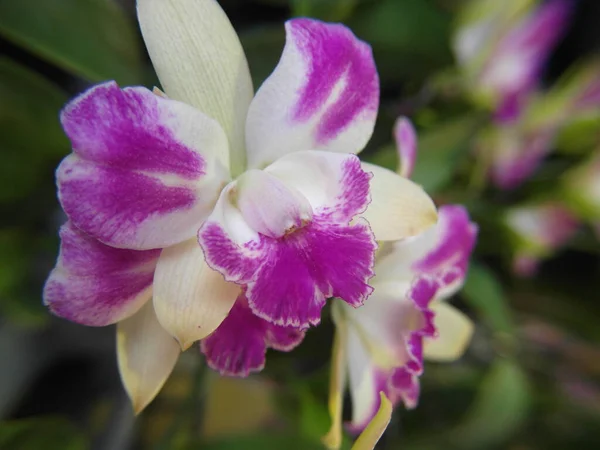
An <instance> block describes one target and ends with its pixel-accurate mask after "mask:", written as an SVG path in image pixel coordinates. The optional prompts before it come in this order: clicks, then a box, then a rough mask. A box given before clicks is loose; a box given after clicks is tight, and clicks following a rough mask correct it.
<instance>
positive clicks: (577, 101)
mask: <svg viewBox="0 0 600 450" xmlns="http://www.w3.org/2000/svg"><path fill="white" fill-rule="evenodd" d="M590 114H595V115H598V114H600V62H599V61H596V60H593V61H588V62H586V63H585V64H582V65H579V66H577V67H575V68H574V69H573V70H572V71H570V72H569V73H567V74H566V75H565V77H564V78H563V80H561V81H559V82H558V83H557V84H556V85H555V86H553V87H552V89H550V90H549V91H547V92H543V93H542V92H539V93H538V94H536V95H535V96H532V97H530V98H529V99H528V101H527V103H526V107H524V108H523V109H522V111H521V114H520V115H519V116H517V117H516V118H514V120H512V121H504V122H503V121H496V122H495V123H494V124H493V125H492V126H491V127H490V128H489V129H488V130H486V131H485V132H484V134H483V135H482V137H481V139H480V141H479V143H478V149H477V150H478V152H479V156H480V157H481V158H488V159H489V161H490V164H489V165H490V177H491V179H492V181H493V182H494V184H495V185H496V186H498V187H499V188H501V189H513V188H515V187H517V186H519V185H520V184H521V183H522V182H523V181H525V180H526V179H527V178H529V177H530V176H531V175H532V174H533V173H534V172H535V170H536V169H537V168H538V166H539V165H540V163H541V161H542V160H543V159H544V158H545V157H546V156H547V155H548V154H549V153H550V152H551V151H552V149H553V146H554V143H555V140H556V137H557V136H558V134H559V133H560V131H561V130H562V129H563V127H564V126H566V125H568V124H569V123H571V122H573V121H574V120H578V119H580V118H582V117H586V116H588V115H590Z"/></svg>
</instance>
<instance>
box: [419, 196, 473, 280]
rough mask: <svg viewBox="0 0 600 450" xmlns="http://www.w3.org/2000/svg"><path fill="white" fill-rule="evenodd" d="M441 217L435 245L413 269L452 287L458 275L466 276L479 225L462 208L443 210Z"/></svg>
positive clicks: (444, 207) (451, 207) (447, 206)
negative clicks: (451, 284)
mask: <svg viewBox="0 0 600 450" xmlns="http://www.w3.org/2000/svg"><path fill="white" fill-rule="evenodd" d="M438 218H439V219H438V225H437V226H438V227H439V235H438V240H437V242H436V245H435V246H434V247H433V248H432V249H431V250H430V251H429V252H428V253H427V254H426V255H425V256H423V257H422V258H421V259H420V260H418V261H416V262H415V263H414V264H413V269H414V270H415V271H417V272H418V273H424V274H428V275H429V276H433V277H437V278H438V280H441V281H442V282H444V281H448V282H447V283H444V284H450V280H451V281H452V283H454V282H456V280H457V278H456V274H462V276H463V277H464V275H466V271H467V266H468V261H469V258H470V256H471V252H472V251H473V247H474V246H475V240H476V238H477V225H475V224H474V223H472V222H471V221H470V218H469V214H468V212H467V210H466V209H465V208H464V207H463V206H460V205H445V206H442V207H440V208H439V211H438Z"/></svg>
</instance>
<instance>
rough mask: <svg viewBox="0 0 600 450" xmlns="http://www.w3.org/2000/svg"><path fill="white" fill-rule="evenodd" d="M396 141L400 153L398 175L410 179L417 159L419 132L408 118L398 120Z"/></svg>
mask: <svg viewBox="0 0 600 450" xmlns="http://www.w3.org/2000/svg"><path fill="white" fill-rule="evenodd" d="M394 139H395V141H396V149H397V151H398V160H399V164H398V173H399V174H400V175H402V176H403V177H405V178H410V176H411V175H412V171H413V169H414V167H415V161H416V159H417V132H416V131H415V128H414V127H413V124H412V123H411V121H410V120H409V119H408V118H407V117H399V118H398V119H397V120H396V125H394Z"/></svg>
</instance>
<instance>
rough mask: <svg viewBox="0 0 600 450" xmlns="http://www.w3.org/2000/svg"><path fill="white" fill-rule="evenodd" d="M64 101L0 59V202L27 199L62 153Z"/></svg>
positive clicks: (34, 77)
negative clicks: (52, 162)
mask: <svg viewBox="0 0 600 450" xmlns="http://www.w3.org/2000/svg"><path fill="white" fill-rule="evenodd" d="M66 101H67V96H66V95H65V94H64V93H63V92H62V91H61V90H59V89H58V88H57V87H56V86H54V85H53V84H52V83H50V82H48V81H47V80H46V79H44V78H43V77H41V76H40V75H38V74H37V73H35V72H32V71H30V70H29V69H27V68H25V67H23V66H20V65H18V64H16V63H15V62H13V61H11V60H10V59H8V58H5V57H0V154H1V156H2V164H0V201H7V200H15V199H17V198H20V197H23V196H25V195H27V194H28V193H29V191H30V190H31V189H32V188H33V187H34V186H35V183H36V181H37V178H38V176H39V175H40V173H41V170H42V169H43V168H44V164H46V163H48V161H50V160H57V159H59V158H60V157H61V156H63V155H65V154H66V153H67V152H68V150H69V142H68V140H67V138H66V137H65V135H64V133H63V131H62V129H61V127H60V123H59V118H58V115H59V111H60V109H61V108H62V107H63V105H64V104H65V102H66Z"/></svg>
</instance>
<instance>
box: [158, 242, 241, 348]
mask: <svg viewBox="0 0 600 450" xmlns="http://www.w3.org/2000/svg"><path fill="white" fill-rule="evenodd" d="M239 292H240V289H239V287H238V286H237V285H235V284H234V283H228V282H226V281H225V280H224V279H223V277H222V276H221V274H220V273H219V272H216V271H214V270H212V269H211V268H210V267H208V265H207V264H206V262H205V261H204V254H203V253H202V249H201V248H200V245H199V244H198V242H197V240H196V239H191V240H189V241H186V242H182V243H181V244H178V245H175V246H173V247H169V248H167V249H165V250H163V252H162V253H161V255H160V258H159V260H158V263H157V265H156V272H155V274H154V308H155V310H156V316H157V318H158V321H159V322H160V324H161V325H162V326H163V327H164V329H165V330H167V331H168V332H169V333H170V334H171V335H172V336H174V337H175V339H177V341H178V342H179V344H180V345H181V348H182V349H183V350H185V349H187V348H189V347H190V346H191V345H192V344H193V343H194V342H195V341H198V340H200V339H203V338H205V337H206V336H208V335H209V334H210V333H212V332H213V331H214V330H216V329H217V327H218V326H219V325H220V324H221V322H222V321H223V320H224V319H225V317H226V316H227V314H228V313H229V310H230V309H231V307H232V306H233V304H234V302H235V299H236V297H237V296H238V294H239Z"/></svg>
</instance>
